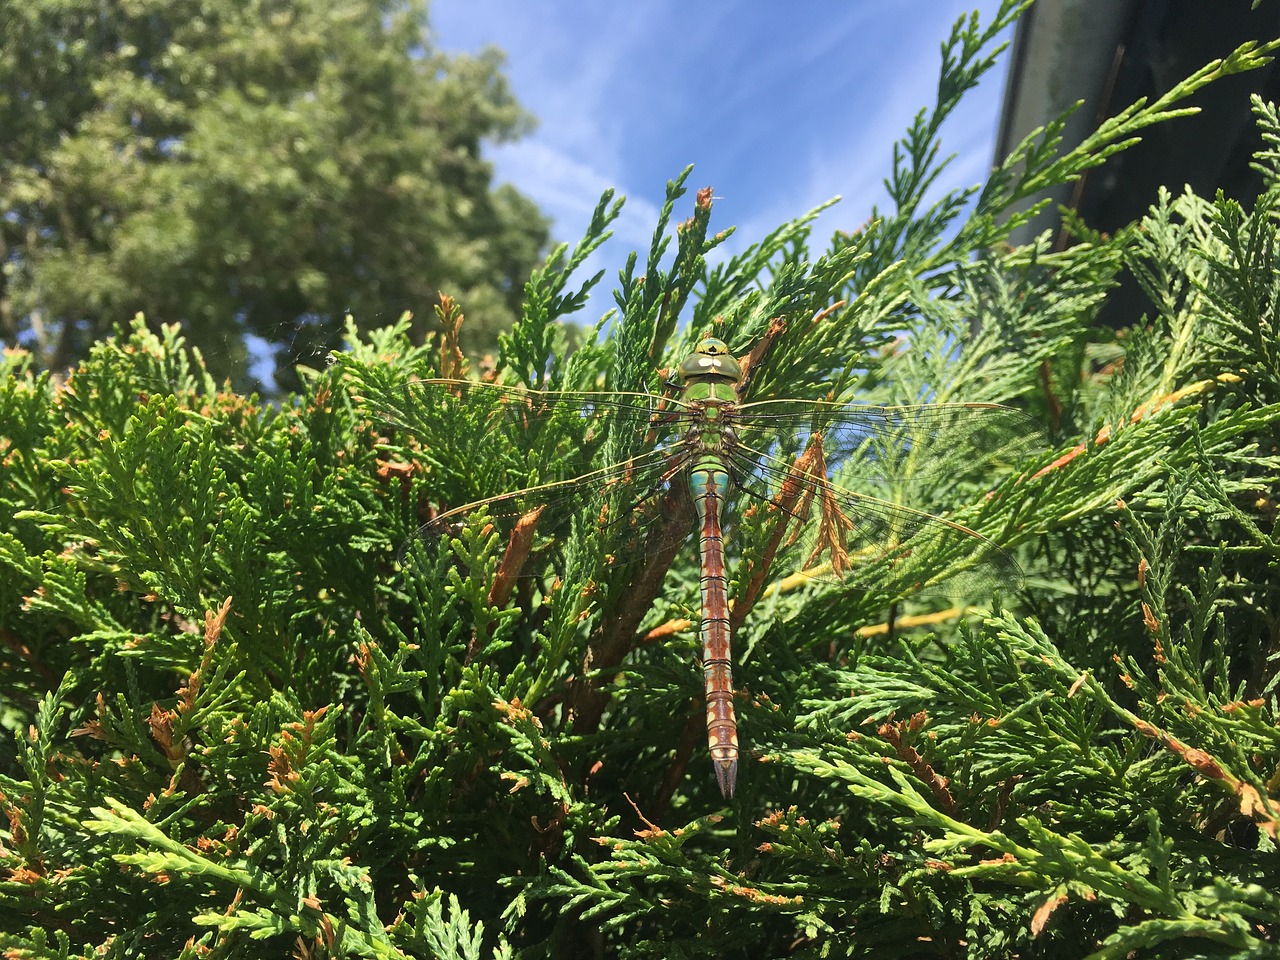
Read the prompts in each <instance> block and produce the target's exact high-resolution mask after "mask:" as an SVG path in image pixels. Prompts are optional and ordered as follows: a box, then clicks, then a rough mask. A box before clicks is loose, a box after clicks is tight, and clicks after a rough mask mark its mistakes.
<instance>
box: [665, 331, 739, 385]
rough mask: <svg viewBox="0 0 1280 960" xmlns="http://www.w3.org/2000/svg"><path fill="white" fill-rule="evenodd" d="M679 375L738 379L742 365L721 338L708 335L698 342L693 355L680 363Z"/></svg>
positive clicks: (688, 378)
mask: <svg viewBox="0 0 1280 960" xmlns="http://www.w3.org/2000/svg"><path fill="white" fill-rule="evenodd" d="M680 375H681V376H682V377H684V379H685V380H698V379H706V378H708V377H716V378H719V379H724V380H740V379H741V378H742V367H741V366H739V365H738V361H737V360H735V359H734V357H733V354H732V353H730V352H729V345H728V344H727V343H725V342H724V341H723V340H717V339H715V338H714V337H708V338H707V339H706V340H703V341H702V342H701V343H699V344H698V348H697V349H696V350H695V351H694V352H693V356H691V357H689V358H687V359H686V360H685V361H684V363H682V364H680Z"/></svg>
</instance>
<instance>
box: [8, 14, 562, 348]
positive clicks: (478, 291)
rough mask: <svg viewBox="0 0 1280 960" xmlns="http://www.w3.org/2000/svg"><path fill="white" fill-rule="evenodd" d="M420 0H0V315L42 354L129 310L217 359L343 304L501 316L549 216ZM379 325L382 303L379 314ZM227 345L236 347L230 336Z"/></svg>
mask: <svg viewBox="0 0 1280 960" xmlns="http://www.w3.org/2000/svg"><path fill="white" fill-rule="evenodd" d="M426 12H427V11H426V5H425V3H423V2H422V0H300V2H294V0H290V2H282V0H243V2H236V3H225V2H217V0H178V2H171V0H130V2H124V0H105V2H99V0H0V22H3V23H4V24H5V27H4V30H3V32H2V34H0V129H3V130H4V131H5V135H4V137H3V138H2V140H0V258H2V259H3V263H4V270H3V274H2V275H0V329H2V330H3V335H4V340H5V342H6V343H8V344H17V343H23V344H25V345H28V346H34V347H35V349H36V350H37V352H38V353H39V355H40V356H41V359H42V360H43V361H44V362H45V363H46V364H48V365H50V366H61V365H64V364H66V363H68V362H70V361H71V360H73V359H75V358H77V357H78V356H80V355H82V354H83V352H84V350H85V348H86V346H87V345H88V344H89V343H90V342H92V340H94V339H95V338H98V337H100V336H102V335H103V334H105V333H106V332H107V331H108V330H110V329H111V328H112V327H113V326H114V325H116V324H118V323H121V322H122V321H126V320H128V318H129V317H130V316H132V315H133V314H134V313H135V312H137V311H143V312H145V313H146V315H147V317H148V320H149V322H151V323H153V324H158V323H160V322H174V321H181V322H182V323H183V324H184V325H185V327H186V330H187V335H188V338H189V340H190V341H191V342H192V343H193V344H195V345H197V346H199V345H204V346H209V345H211V344H216V345H217V349H215V350H213V351H210V352H211V353H212V354H213V355H214V356H215V357H217V358H218V366H219V369H218V370H217V371H216V372H219V373H222V372H225V371H226V370H230V369H232V368H233V367H234V365H235V363H236V361H237V360H238V359H239V357H237V355H236V354H237V353H241V354H242V353H243V351H244V349H245V348H244V346H243V343H244V337H245V335H246V334H252V335H256V336H258V337H261V338H263V339H265V340H267V341H268V342H270V343H271V344H273V345H275V348H276V350H277V352H278V354H279V359H281V360H285V359H295V357H294V356H293V354H292V353H291V352H290V351H289V349H288V344H289V343H291V342H304V341H305V342H307V343H309V344H315V343H318V342H322V341H325V340H327V336H326V332H327V331H328V330H330V329H332V330H334V331H336V330H337V329H338V327H339V326H340V322H341V318H342V314H343V313H344V312H345V311H346V310H348V309H350V310H352V311H353V312H354V313H355V314H356V316H357V320H358V321H361V320H363V321H368V322H372V321H373V319H374V315H375V314H385V313H386V312H388V311H390V312H392V313H398V312H399V311H401V310H403V309H410V310H413V311H414V313H415V314H417V315H418V316H419V317H421V318H424V319H425V318H427V317H430V316H431V315H432V310H431V307H432V305H433V304H434V303H435V300H436V296H437V291H438V290H439V289H441V288H445V289H448V290H449V291H450V292H451V293H453V294H455V295H457V296H459V297H463V298H465V302H466V303H467V306H468V311H467V312H468V315H469V323H468V336H469V337H470V338H471V339H470V340H469V341H468V342H467V344H466V346H468V347H469V348H471V349H473V350H478V349H481V348H483V347H485V346H487V345H490V344H492V342H493V339H494V337H495V335H496V333H497V331H499V330H502V329H505V328H507V327H509V326H510V325H511V323H512V322H513V321H514V319H515V317H516V316H517V315H518V313H519V309H520V302H521V291H522V286H523V284H524V282H525V280H526V279H527V278H528V276H529V273H530V271H531V269H532V268H533V267H534V266H535V265H536V263H537V261H538V259H539V257H540V256H541V253H542V249H543V247H544V245H545V242H546V238H547V223H546V220H545V219H544V218H543V217H542V215H541V214H540V213H539V211H538V210H537V209H536V208H535V207H534V205H533V203H532V202H531V201H530V200H528V199H527V198H526V197H524V196H522V195H521V194H519V193H518V192H517V191H515V190H514V189H513V188H511V187H509V186H505V185H504V186H501V187H498V188H497V189H493V188H492V186H491V170H490V167H489V165H488V164H487V163H485V162H484V161H483V160H482V159H481V157H480V147H481V143H482V142H483V141H485V140H494V139H498V140H501V139H505V138H511V137H515V136H518V135H519V134H520V133H521V132H522V131H523V130H525V129H527V126H528V124H529V122H530V118H529V117H528V116H527V115H526V114H525V113H524V112H523V111H522V110H521V109H520V107H519V106H518V105H517V103H516V102H515V100H514V99H513V97H512V96H511V93H510V91H509V89H508V87H507V84H506V81H505V79H504V77H503V76H502V73H501V66H502V61H501V57H500V55H498V54H497V53H496V52H487V53H484V54H482V55H480V56H479V57H467V56H445V55H443V54H440V53H437V52H435V51H433V50H432V49H431V46H430V42H429V37H428V34H427V31H426ZM381 320H382V322H385V321H386V317H385V316H382V317H381ZM227 344H233V345H238V346H235V347H233V349H230V350H228V349H227Z"/></svg>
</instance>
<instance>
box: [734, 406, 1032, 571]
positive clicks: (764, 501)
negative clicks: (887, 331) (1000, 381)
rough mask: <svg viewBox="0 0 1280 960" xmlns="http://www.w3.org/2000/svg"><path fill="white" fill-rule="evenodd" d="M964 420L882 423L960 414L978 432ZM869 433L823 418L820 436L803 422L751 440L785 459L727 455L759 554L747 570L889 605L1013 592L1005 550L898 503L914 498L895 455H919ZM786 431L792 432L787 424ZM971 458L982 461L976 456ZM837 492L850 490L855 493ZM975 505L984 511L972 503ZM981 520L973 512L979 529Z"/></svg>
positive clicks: (1013, 566) (753, 452)
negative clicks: (923, 597) (924, 597)
mask: <svg viewBox="0 0 1280 960" xmlns="http://www.w3.org/2000/svg"><path fill="white" fill-rule="evenodd" d="M871 409H875V410H884V409H886V408H871ZM1003 409H1005V408H999V410H1003ZM999 410H998V411H997V412H999ZM832 412H834V411H832ZM859 412H860V413H862V412H866V411H859ZM893 412H894V413H895V414H898V413H901V412H902V411H900V410H898V409H894V410H893ZM971 412H973V410H972V408H971V409H970V410H969V411H961V410H956V409H952V410H946V411H942V410H939V411H930V410H927V409H925V408H913V409H912V411H911V413H912V416H913V417H915V418H916V419H915V421H914V422H913V421H911V420H903V419H902V418H901V417H899V418H898V419H895V420H892V421H889V423H890V424H891V425H893V426H896V427H903V426H911V427H913V428H914V427H918V426H920V425H926V426H932V425H936V424H937V423H944V424H947V425H950V424H952V423H954V422H955V421H954V420H953V419H952V416H953V415H954V414H957V413H963V414H964V417H963V418H962V419H961V421H960V423H961V425H962V426H964V427H965V429H968V430H970V431H971V432H972V433H977V432H978V427H977V426H975V425H973V423H972V421H970V420H969V419H968V417H969V414H970V413H971ZM846 414H847V411H846ZM934 414H937V416H936V417H935V416H934ZM782 422H785V421H783V420H779V421H777V422H775V424H774V426H777V423H782ZM873 426H875V424H874V423H873V422H871V421H867V422H865V423H864V422H862V421H859V422H856V423H855V422H853V421H852V420H850V419H845V420H840V421H837V420H834V419H832V418H828V419H827V423H826V432H818V431H812V430H809V421H806V423H805V426H804V428H803V429H801V430H796V433H795V434H792V433H786V432H784V431H783V428H781V427H778V429H777V432H776V433H771V432H768V431H763V430H761V431H758V435H761V436H763V437H765V438H766V439H772V449H773V450H780V451H787V452H786V454H785V455H775V454H774V453H772V452H770V451H769V450H760V449H756V448H753V447H752V446H750V445H748V444H746V443H740V444H739V445H738V446H737V447H736V449H735V451H734V453H733V456H732V457H731V460H730V462H731V465H732V468H733V473H734V476H735V480H736V482H737V483H738V484H739V486H740V487H741V488H742V491H743V493H744V494H745V497H744V498H743V499H744V500H745V501H746V502H747V503H748V504H749V506H747V508H746V509H747V511H749V513H748V514H747V515H746V516H744V518H743V521H742V522H743V523H748V524H751V525H753V526H754V527H755V528H757V531H758V532H757V535H756V536H755V537H754V538H753V540H754V542H756V543H760V544H762V545H763V546H762V548H761V555H760V556H759V557H758V558H753V565H762V566H767V567H768V568H769V570H770V578H771V579H774V580H776V579H778V578H779V577H780V576H782V575H786V574H795V575H799V576H802V577H806V578H809V579H815V580H821V581H825V582H835V583H843V584H847V585H856V586H859V587H862V588H865V589H875V590H877V591H880V592H883V593H885V594H887V595H893V596H901V595H905V594H909V593H918V592H922V593H930V594H942V595H950V596H971V595H982V594H989V593H990V592H991V591H992V590H994V589H997V588H1002V587H1003V588H1005V589H1013V588H1016V587H1017V586H1018V585H1019V584H1020V583H1021V582H1022V573H1021V570H1020V568H1019V566H1018V564H1017V562H1016V561H1015V560H1014V559H1013V557H1012V556H1011V555H1010V554H1009V553H1008V552H1007V551H1005V550H1004V549H1002V548H1001V547H1000V546H999V545H997V544H996V543H995V542H993V541H992V540H990V539H989V538H988V537H986V536H984V535H983V534H982V533H980V532H979V531H978V530H976V529H973V528H972V527H970V526H966V525H965V524H962V523H958V522H956V521H954V520H949V519H947V518H945V517H942V516H938V515H936V514H932V513H929V512H926V511H925V510H922V509H918V508H917V507H914V506H911V505H908V503H906V502H903V500H902V499H901V498H902V497H903V496H904V495H909V494H910V493H912V492H915V493H918V492H919V490H918V484H913V483H910V482H907V483H904V482H903V478H904V477H905V478H907V480H914V479H916V478H914V477H912V475H911V474H910V473H909V472H904V470H903V467H904V466H906V465H907V464H906V462H905V459H904V454H905V458H906V459H909V456H910V454H911V453H912V452H913V451H914V452H916V453H918V452H919V451H920V450H922V449H925V446H924V445H923V444H918V445H916V446H914V447H910V446H907V447H903V446H902V445H901V444H900V443H898V442H895V440H896V438H895V437H894V435H893V433H892V431H889V432H887V433H886V432H882V431H876V430H874V429H871V427H873ZM787 429H792V430H794V429H795V424H794V422H792V423H789V424H788V425H787ZM858 431H863V432H858ZM738 432H739V439H741V436H742V435H753V431H751V430H749V429H745V428H742V429H739V431H738ZM796 434H799V435H800V436H806V437H807V438H808V439H807V443H806V444H805V445H804V446H803V448H802V450H801V451H800V453H799V454H798V455H792V454H791V453H790V452H789V451H790V450H791V449H793V448H794V447H795V446H798V445H799V444H800V440H799V439H798V437H797V436H796ZM829 435H835V440H834V442H833V443H832V447H833V448H834V454H833V453H832V452H831V450H829V449H828V441H827V437H828V436H829ZM855 437H856V438H857V439H856V440H854V439H852V438H855ZM932 442H933V440H932V439H931V440H930V443H932ZM974 457H975V459H978V460H979V461H980V460H981V457H980V456H979V455H978V454H975V455H974ZM922 466H924V467H925V468H926V472H927V474H928V475H930V476H932V477H938V476H940V474H939V473H937V469H938V468H937V466H936V465H934V464H922ZM967 469H970V468H967ZM988 480H989V476H988ZM838 481H843V482H838ZM846 483H855V484H857V489H854V488H852V487H851V486H846V485H845V484H846ZM957 499H963V498H960V497H958V496H957ZM972 500H973V497H972V496H971V497H970V502H972ZM978 502H979V503H980V504H982V503H985V501H984V500H982V499H981V498H979V500H978ZM930 505H933V504H932V503H931V504H930ZM982 512H983V511H982V510H981V507H980V508H979V510H978V511H977V514H976V516H977V518H978V519H979V520H980V519H981V514H982Z"/></svg>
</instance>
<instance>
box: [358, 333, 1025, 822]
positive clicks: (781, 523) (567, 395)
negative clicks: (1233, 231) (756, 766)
mask: <svg viewBox="0 0 1280 960" xmlns="http://www.w3.org/2000/svg"><path fill="white" fill-rule="evenodd" d="M678 374H679V375H678V378H674V377H673V378H672V379H671V380H669V381H668V384H667V385H668V387H669V388H670V390H669V391H668V393H666V394H662V395H655V394H650V393H639V392H635V393H628V392H569V391H538V390H527V389H522V388H518V387H509V386H503V385H500V384H494V383H481V382H476V381H470V380H417V381H413V382H411V383H409V384H407V385H403V386H402V387H401V388H400V390H401V391H402V392H401V394H400V395H399V397H398V398H394V397H392V398H388V397H383V398H382V400H381V401H378V400H377V399H373V400H370V398H368V397H366V400H367V401H370V402H372V403H374V404H375V405H378V406H380V407H381V409H383V410H392V409H395V410H397V411H399V413H398V414H395V415H390V416H387V417H386V418H385V419H387V420H388V421H389V422H391V423H393V424H397V425H399V426H401V427H405V428H408V429H410V430H414V431H421V430H429V429H431V428H430V427H429V426H422V424H429V423H436V424H437V425H438V422H439V421H438V419H435V418H441V417H443V418H448V417H458V418H460V419H459V421H458V422H459V423H461V422H469V423H470V422H474V417H475V415H476V412H477V411H480V412H481V413H482V415H483V417H484V419H485V422H486V424H487V426H488V427H491V428H493V429H510V430H511V431H517V432H519V433H521V434H522V435H523V436H524V437H525V441H526V443H528V444H535V443H538V442H540V441H545V443H546V444H547V445H549V448H550V449H552V450H556V451H561V453H557V454H556V455H554V456H548V457H547V458H546V459H547V460H548V461H554V463H550V464H549V466H550V467H551V468H552V469H553V470H557V469H558V470H560V471H561V472H563V473H567V474H568V476H564V477H563V478H558V477H553V478H551V479H548V480H547V481H546V482H544V483H541V484H537V485H535V486H530V487H525V488H523V489H519V490H510V491H506V492H502V493H499V494H497V495H495V496H489V497H485V498H482V499H478V500H474V501H471V502H468V503H464V504H462V505H459V506H455V507H452V508H449V509H445V510H443V511H442V512H440V513H439V514H438V515H437V516H435V517H434V519H432V520H431V521H430V522H429V523H428V524H427V525H426V526H425V527H424V528H423V530H422V531H421V533H422V535H423V536H424V537H426V538H428V539H440V538H447V537H449V536H452V535H454V534H456V533H457V532H458V531H459V530H460V529H461V527H462V526H464V525H465V524H466V523H468V522H470V521H472V520H475V519H477V518H483V520H484V521H485V522H488V523H494V522H498V523H499V524H501V525H504V526H505V529H506V530H507V532H508V533H509V534H510V536H511V537H512V538H516V537H526V538H527V536H528V528H529V527H530V526H531V525H536V524H538V523H545V522H550V523H554V522H555V521H554V519H552V520H546V519H539V518H545V517H546V515H547V513H548V512H550V513H552V514H559V515H560V516H561V517H565V516H568V517H573V516H577V517H578V518H579V519H580V520H591V521H595V522H596V523H598V525H599V527H600V529H602V530H604V531H605V532H606V535H607V534H608V532H609V531H611V530H614V531H617V534H618V536H619V537H621V538H623V539H627V540H629V541H630V542H631V546H632V553H633V554H639V555H642V556H643V555H645V554H653V553H656V552H657V551H658V550H659V549H660V545H661V544H662V543H663V542H665V541H664V538H663V537H661V536H658V535H656V534H655V533H654V530H655V527H658V528H660V527H662V526H663V524H656V523H655V521H658V520H664V518H665V521H666V522H670V518H671V517H672V515H673V511H672V510H671V509H670V508H669V504H670V503H671V501H672V500H673V499H675V500H680V499H682V498H683V500H684V502H685V504H686V506H687V505H688V501H691V502H692V509H691V510H686V511H685V513H684V516H685V521H686V522H687V523H688V526H689V527H690V528H692V529H693V530H694V531H695V532H696V541H697V549H698V564H699V577H698V580H699V592H700V608H701V609H700V626H699V633H700V640H701V647H702V672H703V687H704V697H705V712H706V727H707V743H708V749H709V753H710V757H711V761H712V765H713V769H714V771H715V776H716V780H717V782H718V785H719V788H720V790H721V792H722V793H723V795H724V796H725V798H726V799H728V798H732V796H733V795H734V791H735V789H736V784H737V774H738V765H739V760H740V748H739V743H738V730H737V718H736V715H735V711H734V690H733V657H732V652H731V650H732V636H731V634H732V630H733V627H734V624H735V614H736V615H737V616H738V617H741V615H742V614H741V612H742V609H743V608H744V607H745V603H742V602H740V603H739V605H738V606H737V608H736V609H735V608H734V606H733V604H732V603H731V601H730V597H729V583H730V580H729V573H728V563H729V559H728V555H729V553H730V551H729V550H728V549H727V547H728V544H729V543H730V542H731V541H730V540H729V539H728V538H727V536H726V528H727V526H728V523H729V520H730V518H731V517H732V516H733V512H732V509H731V508H732V506H733V504H734V503H735V501H736V502H738V504H739V506H741V505H742V502H743V501H745V502H746V507H745V510H741V509H740V510H739V511H738V516H739V519H741V516H742V514H743V513H744V512H746V511H750V512H752V513H753V514H754V515H765V516H767V517H772V518H773V533H772V535H771V536H770V537H769V538H768V539H767V541H766V543H765V546H764V547H763V550H762V554H761V555H759V556H741V557H739V558H738V559H739V560H740V562H745V563H749V564H751V565H752V567H753V570H756V571H763V570H765V569H767V568H768V567H769V565H770V564H775V565H776V564H777V563H781V562H783V561H784V558H786V562H787V563H788V566H789V567H790V568H793V569H794V570H795V571H796V572H797V573H799V574H800V576H801V577H802V578H803V579H804V580H812V581H819V582H829V583H839V584H845V585H854V586H856V585H859V584H871V583H873V582H879V583H880V584H881V586H883V583H884V582H885V581H889V582H891V583H895V584H898V585H899V587H900V589H901V592H903V593H907V592H916V591H922V590H923V591H928V590H930V589H931V588H934V587H937V586H939V585H949V587H950V589H951V590H952V591H957V590H961V591H963V590H972V589H981V590H986V589H989V588H991V587H999V586H1001V585H1016V583H1017V582H1018V581H1019V579H1020V571H1019V568H1018V565H1017V563H1016V562H1015V561H1014V560H1013V559H1012V558H1011V556H1010V555H1009V554H1008V553H1007V552H1005V551H1004V550H1003V549H1001V548H1000V547H999V546H998V545H997V544H995V543H994V542H992V541H991V540H990V539H988V538H987V537H985V536H983V535H982V534H980V533H978V532H977V531H976V530H973V529H971V528H970V527H967V526H964V525H963V524H961V523H958V522H956V521H953V520H948V519H945V518H944V517H941V516H937V515H934V514H931V513H927V512H925V511H922V510H917V509H914V508H912V507H909V506H906V505H904V504H901V503H898V502H895V501H894V500H893V499H890V498H888V497H886V496H880V495H877V494H876V493H871V492H865V491H862V490H855V489H851V488H850V487H849V486H845V485H843V484H842V483H840V482H839V481H840V480H846V481H847V482H850V483H854V482H857V481H864V482H866V485H867V486H869V487H871V488H872V489H876V490H883V489H884V488H885V487H886V486H887V485H889V486H891V483H890V481H891V480H892V478H894V477H900V476H902V475H903V474H904V471H910V472H914V473H915V474H916V475H917V476H918V477H924V478H926V479H928V478H929V477H933V478H934V480H935V481H937V485H941V486H946V485H947V484H948V483H950V482H951V481H952V478H951V477H950V476H949V475H948V474H947V473H946V472H945V471H946V470H950V469H963V465H964V464H968V465H969V466H970V467H971V468H972V467H976V466H980V465H981V464H982V463H984V462H987V461H988V460H989V459H990V458H991V457H992V455H993V453H994V452H995V451H998V450H1006V451H1007V450H1015V451H1016V449H1017V447H1018V446H1019V444H1021V443H1023V442H1024V441H1025V440H1026V439H1027V438H1028V437H1029V436H1031V435H1032V434H1033V433H1034V432H1035V428H1034V426H1033V425H1032V422H1031V420H1030V419H1029V418H1028V417H1027V415H1026V414H1024V413H1023V412H1021V411H1019V410H1017V409H1014V408H1011V407H1006V406H1002V405H1000V404H994V403H930V404H919V405H908V406H876V405H872V404H863V403H846V402H837V401H821V400H795V399H762V400H754V401H751V402H744V400H743V399H742V396H741V394H742V393H743V392H744V388H745V387H746V384H747V381H748V377H747V376H746V371H745V370H744V364H743V363H741V362H740V361H739V360H738V359H736V358H735V356H734V355H733V353H732V352H731V351H730V349H729V347H728V346H727V344H726V343H725V342H724V341H722V340H719V339H716V338H710V337H709V338H706V339H703V340H701V342H699V343H698V344H697V346H696V349H695V350H694V352H693V353H692V354H691V355H690V356H688V357H687V358H685V359H684V361H683V362H682V363H680V365H679V367H678ZM415 412H416V413H415ZM463 417H469V418H470V419H468V420H466V421H463V420H462V419H461V418H463ZM470 437H471V440H472V441H473V442H477V443H478V440H477V438H476V437H475V435H474V433H473V434H471V435H470ZM548 438H550V439H548ZM566 444H567V446H566ZM943 445H945V446H946V447H947V448H948V449H949V450H950V451H951V454H952V455H949V456H946V457H938V456H936V454H937V453H938V452H939V450H940V449H941V447H942V446H943ZM425 453H426V455H427V456H429V457H430V456H434V457H437V458H440V460H439V466H440V467H441V468H442V469H448V467H449V465H448V464H447V463H445V462H443V461H444V460H445V459H447V458H448V456H449V454H448V452H447V451H446V452H444V453H441V452H440V451H435V452H433V451H432V450H431V446H430V445H427V447H426V450H425ZM602 456H603V457H605V458H606V461H607V462H606V463H605V465H604V466H599V467H594V468H591V465H592V464H593V463H595V462H597V461H598V458H600V457H602ZM610 457H611V458H612V459H609V458H610ZM948 464H949V466H946V465H948ZM956 464H960V465H961V466H959V467H957V466H956ZM453 466H454V468H455V469H456V464H454V465H453ZM858 485H859V486H862V485H863V483H858ZM662 504H667V505H668V506H667V507H661V506H659V505H662ZM762 511H763V514H761V512H762ZM674 515H675V516H676V517H677V521H676V522H677V524H680V523H681V521H680V520H679V519H678V518H679V511H674ZM678 532H679V533H680V534H681V537H682V538H683V539H687V537H688V533H687V531H685V530H678ZM938 563H943V564H945V565H946V569H942V570H939V569H934V568H933V567H931V566H930V564H934V565H936V564H938ZM743 599H744V598H739V600H740V601H741V600H743Z"/></svg>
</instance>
